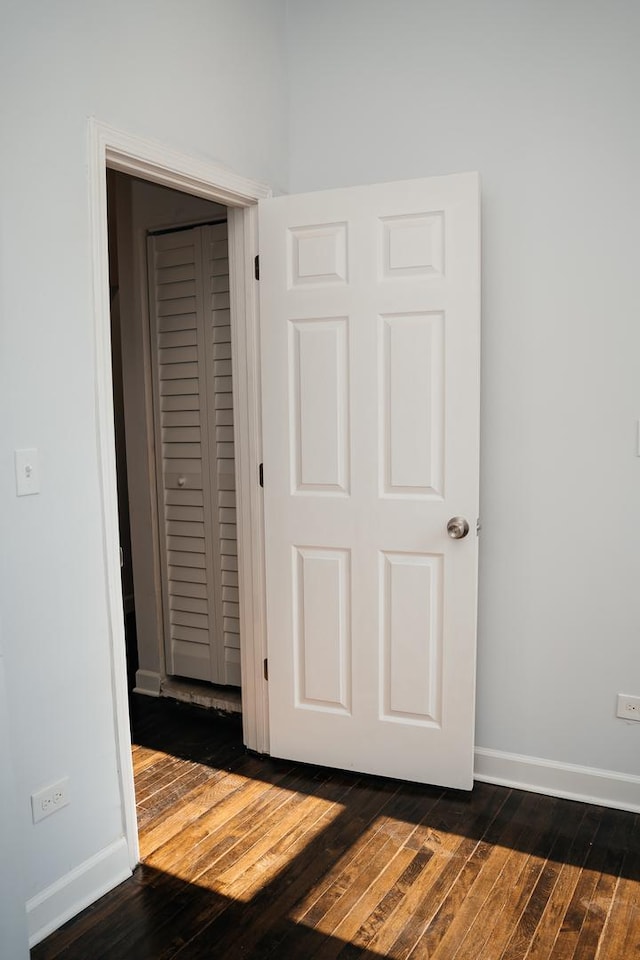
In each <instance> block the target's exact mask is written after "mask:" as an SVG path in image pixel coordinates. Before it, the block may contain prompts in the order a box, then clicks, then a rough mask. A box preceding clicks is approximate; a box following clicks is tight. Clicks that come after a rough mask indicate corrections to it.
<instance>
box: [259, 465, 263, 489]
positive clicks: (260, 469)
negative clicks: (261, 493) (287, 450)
mask: <svg viewBox="0 0 640 960" xmlns="http://www.w3.org/2000/svg"><path fill="white" fill-rule="evenodd" d="M258 483H259V484H260V486H261V487H264V463H261V464H260V466H259V467H258Z"/></svg>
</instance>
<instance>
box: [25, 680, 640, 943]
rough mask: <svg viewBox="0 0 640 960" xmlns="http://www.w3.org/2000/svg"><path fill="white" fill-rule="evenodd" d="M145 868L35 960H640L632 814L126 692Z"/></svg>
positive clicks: (639, 860)
mask: <svg viewBox="0 0 640 960" xmlns="http://www.w3.org/2000/svg"><path fill="white" fill-rule="evenodd" d="M133 727H134V732H133V740H134V746H133V758H134V766H135V778H136V793H137V800H138V816H139V827H140V844H141V852H142V860H143V862H142V864H141V866H139V867H138V869H137V870H136V871H135V874H134V876H133V877H132V878H131V879H130V880H128V881H126V882H125V883H123V884H121V885H120V886H119V887H118V888H117V889H115V890H113V891H112V892H111V893H109V894H107V895H106V896H105V897H103V898H102V899H101V900H100V901H99V902H98V903H96V904H94V905H93V906H92V907H90V908H89V909H88V910H85V911H84V913H82V914H81V915H80V916H78V917H76V918H75V919H74V920H72V921H70V922H69V923H67V924H66V925H65V926H64V927H62V929H60V930H59V931H57V932H56V933H54V934H52V935H51V936H50V937H49V938H48V939H47V940H45V941H44V942H43V943H41V944H39V945H38V946H37V947H35V948H34V950H33V951H32V958H33V960H54V958H63V957H64V958H68V960H100V958H108V960H145V958H146V960H173V958H179V960H203V958H207V960H209V958H226V957H229V958H236V957H237V958H244V957H251V958H272V960H294V958H300V960H307V958H311V957H314V958H315V957H317V958H322V960H325V958H340V960H352V958H356V957H358V958H369V960H374V958H382V957H389V958H393V960H400V958H407V957H411V958H412V960H417V958H429V960H480V958H482V960H523V958H525V957H526V958H527V960H543V958H553V960H595V958H597V960H633V958H640V817H638V816H635V815H633V814H630V813H623V812H620V811H615V810H608V809H604V808H602V807H596V806H589V805H586V804H580V803H574V802H571V801H568V800H555V799H552V798H548V797H541V796H537V795H536V794H532V793H524V792H521V791H516V790H509V789H506V788H502V787H495V786H489V785H486V784H478V785H476V787H475V789H474V791H473V793H472V794H464V793H458V792H456V791H443V790H440V789H436V788H430V787H420V786H415V785H412V784H407V783H399V782H396V781H389V780H384V779H380V778H375V777H364V776H357V775H353V774H347V773H340V772H336V771H331V770H325V769H318V768H314V767H306V766H303V765H300V764H293V763H286V762H282V761H274V760H269V759H263V758H259V757H256V756H252V755H250V754H247V753H246V752H245V750H244V749H243V747H242V736H241V727H240V723H239V721H237V720H236V721H233V720H227V719H224V718H216V717H214V716H211V715H209V714H207V713H206V712H200V711H198V710H195V709H193V708H188V707H184V706H181V705H177V704H175V703H173V702H171V701H162V700H160V701H157V700H151V699H148V698H142V697H138V698H135V702H134V704H133Z"/></svg>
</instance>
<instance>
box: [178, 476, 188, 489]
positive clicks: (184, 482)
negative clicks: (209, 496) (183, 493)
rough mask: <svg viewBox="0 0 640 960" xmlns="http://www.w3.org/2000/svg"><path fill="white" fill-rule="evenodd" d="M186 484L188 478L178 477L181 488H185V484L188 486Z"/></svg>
mask: <svg viewBox="0 0 640 960" xmlns="http://www.w3.org/2000/svg"><path fill="white" fill-rule="evenodd" d="M186 482H187V478H186V477H178V486H179V487H184V486H185V484H186Z"/></svg>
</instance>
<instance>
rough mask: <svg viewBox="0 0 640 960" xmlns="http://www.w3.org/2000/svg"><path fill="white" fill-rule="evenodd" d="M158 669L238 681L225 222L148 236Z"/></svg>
mask: <svg viewBox="0 0 640 960" xmlns="http://www.w3.org/2000/svg"><path fill="white" fill-rule="evenodd" d="M147 265H148V302H149V319H150V343H151V358H150V359H151V373H152V385H153V421H154V432H155V445H154V446H155V474H156V486H157V491H156V492H157V516H158V527H159V530H158V538H159V553H160V567H161V578H162V612H163V626H164V646H165V663H166V673H167V674H170V675H174V676H178V677H185V678H191V679H195V680H205V681H209V682H211V683H215V684H230V685H237V686H239V685H240V627H239V617H238V560H237V539H236V502H235V462H234V442H233V398H232V386H231V385H232V373H231V330H230V315H229V259H228V243H227V224H226V221H225V222H218V223H214V224H208V225H205V226H197V227H192V228H187V229H182V228H181V229H176V230H169V231H162V232H160V233H157V234H155V235H154V234H152V235H150V236H149V237H148V239H147Z"/></svg>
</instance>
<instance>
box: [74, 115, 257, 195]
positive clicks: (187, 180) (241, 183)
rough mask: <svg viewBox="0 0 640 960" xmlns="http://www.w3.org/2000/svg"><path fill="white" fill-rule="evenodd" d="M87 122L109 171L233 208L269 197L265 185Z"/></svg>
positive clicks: (130, 135)
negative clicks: (118, 172) (125, 174)
mask: <svg viewBox="0 0 640 960" xmlns="http://www.w3.org/2000/svg"><path fill="white" fill-rule="evenodd" d="M89 123H90V125H91V128H92V130H93V132H94V135H95V137H96V139H97V140H98V143H99V144H100V146H101V148H102V151H103V153H104V158H105V164H106V166H108V167H110V168H111V169H112V170H119V171H120V172H121V173H127V174H129V175H130V176H132V177H140V179H141V180H149V181H150V182H151V183H159V184H162V186H164V187H171V188H172V189H173V190H181V191H182V193H190V194H191V195H192V196H194V197H204V198H205V199H206V200H214V201H215V202H217V203H224V204H225V205H229V206H232V207H248V206H250V205H251V204H253V203H256V202H257V201H258V200H263V199H266V198H267V197H270V196H271V188H270V187H269V186H268V185H267V184H266V183H263V182H262V181H261V180H249V179H247V178H246V177H241V176H238V174H236V173H234V172H233V171H232V170H229V169H228V167H225V166H223V165H222V164H219V163H212V162H211V161H209V160H202V159H199V158H197V157H192V156H188V155H187V154H184V153H179V152H178V151H177V150H173V149H172V148H171V147H168V146H167V145H166V144H163V143H158V141H156V140H147V139H145V138H143V137H137V136H134V135H133V134H130V133H125V132H123V131H122V130H117V129H116V128H115V127H110V126H108V124H105V123H99V122H98V121H97V120H94V119H93V118H91V119H90V121H89Z"/></svg>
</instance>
